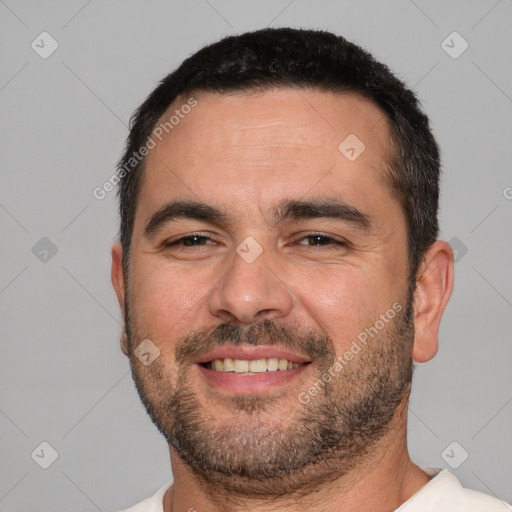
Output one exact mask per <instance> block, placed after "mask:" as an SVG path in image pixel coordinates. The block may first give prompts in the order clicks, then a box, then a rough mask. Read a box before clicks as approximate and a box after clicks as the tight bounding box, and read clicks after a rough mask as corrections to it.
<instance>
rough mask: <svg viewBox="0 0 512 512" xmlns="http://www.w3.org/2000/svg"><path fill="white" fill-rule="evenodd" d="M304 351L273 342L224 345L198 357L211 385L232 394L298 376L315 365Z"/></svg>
mask: <svg viewBox="0 0 512 512" xmlns="http://www.w3.org/2000/svg"><path fill="white" fill-rule="evenodd" d="M311 363H312V361H311V360H310V359H309V358H308V357H307V356H305V355H303V354H295V353H292V352H290V351H288V350H286V349H280V348H277V347H270V346H237V347H233V346H231V347H230V346H222V347H218V348H217V349H214V350H212V351H211V352H209V353H208V354H205V355H204V356H203V357H201V358H200V359H199V360H197V361H196V367H197V369H198V370H199V372H200V374H202V376H203V377H204V378H205V379H206V382H207V384H208V386H211V387H214V388H217V389H222V390H224V391H228V392H229V393H231V394H244V393H262V392H265V391H268V390H271V389H275V388H277V387H280V386H283V385H285V384H287V383H290V382H292V381H293V380H295V379H296V378H297V377H298V376H299V375H300V374H302V373H303V372H304V371H306V370H307V368H308V367H309V366H311Z"/></svg>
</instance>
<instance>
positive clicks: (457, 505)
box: [396, 468, 512, 512]
mask: <svg viewBox="0 0 512 512" xmlns="http://www.w3.org/2000/svg"><path fill="white" fill-rule="evenodd" d="M422 469H423V471H425V472H426V473H427V474H428V475H429V476H432V477H433V478H432V480H430V482H429V483H428V484H427V485H425V486H424V487H423V488H422V489H420V490H419V491H418V492H417V493H416V494H415V495H414V496H412V497H411V498H410V499H409V500H408V501H407V502H405V503H404V504H403V505H402V506H401V507H400V508H399V509H397V511H396V512H398V511H400V512H422V511H430V510H435V511H436V512H482V511H484V510H485V512H509V511H512V507H510V505H507V504H506V503H505V502H504V501H501V500H499V499H497V498H494V497H492V496H489V495H487V494H484V493H481V492H478V491H473V490H472V489H466V488H464V487H462V485H461V484H460V482H459V481H458V480H457V478H456V477H455V476H454V475H452V474H451V473H450V472H449V471H448V470H446V469H443V470H441V469H432V468H422Z"/></svg>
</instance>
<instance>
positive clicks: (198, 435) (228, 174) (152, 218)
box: [112, 29, 453, 494]
mask: <svg viewBox="0 0 512 512" xmlns="http://www.w3.org/2000/svg"><path fill="white" fill-rule="evenodd" d="M141 148H145V151H142V150H141ZM131 164H133V165H131ZM439 167H440V165H439V151H438V148H437V144H436V142H435V140H434V138H433V136H432V133H431V131H430V129H429V123H428V119H427V117H426V116H425V115H424V114H423V113H422V111H421V110H420V107H419V104H418V102H417V100H416V98H415V96H414V94H413V93H412V92H411V91H410V90H408V89H407V88H406V87H405V85H404V84H403V83H401V82H400V81H399V80H398V79H397V78H395V77H394V76H393V75H392V73H391V72H390V71H389V69H388V68H387V67H386V66H385V65H383V64H381V63H379V62H377V61H376V60H374V59H373V57H371V56H370V55H369V54H368V53H367V52H365V51H364V50H362V49H361V48H359V47H357V46H356V45H354V44H352V43H349V42H348V41H346V40H345V39H343V38H342V37H339V36H335V35H333V34H330V33H327V32H320V31H306V30H293V29H266V30H261V31H257V32H252V33H247V34H243V35H240V36H232V37H228V38H226V39H223V40H221V41H220V42H218V43H215V44H212V45H210V46H207V47H205V48H203V49H202V50H200V51H199V52H197V53H196V54H194V55H192V56H191V57H190V58H188V59H187V60H185V61H184V62H183V64H182V65H181V66H180V67H179V68H178V69H177V70H176V71H174V72H173V73H171V74H170V75H168V76H167V77H166V78H165V79H164V80H162V82H161V83H160V84H159V86H158V87H157V88H156V89H155V90H154V91H153V92H152V93H151V94H150V96H149V97H148V99H147V100H146V101H145V102H144V103H143V104H142V105H141V107H140V108H139V109H138V110H137V111H136V113H135V114H134V117H133V119H132V123H131V130H130V135H129V138H128V142H127V148H126V151H125V154H124V156H123V158H122V159H121V162H120V164H119V176H120V188H119V197H120V214H121V232H120V243H119V244H116V245H115V246H114V249H113V268H112V278H113V283H114V287H115V288H116V292H117V295H118V297H119V301H120V304H121V307H122V308H123V311H124V314H125V323H126V330H127V340H126V343H125V351H126V353H127V355H128V356H129V357H130V361H131V364H132V371H133V374H134V378H135V382H136V384H137V388H138V390H139V394H140V395H141V398H142V400H143V402H144V404H145V405H146V408H147V410H148V412H149V414H150V415H151V417H152V419H153V420H154V421H155V423H156V424H157V426H158V427H159V428H160V430H161V431H162V433H163V434H164V436H165V437H166V439H167V441H168V442H169V444H170V446H171V447H172V449H173V450H174V451H175V454H176V456H177V457H180V458H181V459H182V460H183V461H184V462H185V463H186V464H188V465H189V466H190V467H191V468H192V469H193V470H194V471H195V472H196V473H197V474H198V475H200V476H201V477H202V478H203V479H205V480H210V481H214V480H216V481H217V483H222V484H223V485H225V486H228V487H229V486H231V488H232V489H233V490H237V492H249V491H250V492H253V493H256V494H257V493H258V492H260V491H261V492H265V493H266V494H268V493H269V489H270V487H269V486H270V484H269V482H273V485H275V492H276V493H279V492H281V491H282V489H283V486H284V487H286V486H288V487H289V488H293V487H300V486H301V485H303V483H304V479H307V478H310V477H311V475H313V474H315V475H316V476H317V477H318V478H320V477H322V478H332V477H334V476H335V475H338V474H340V473H341V474H343V473H346V472H348V471H350V470H351V469H352V468H353V467H354V466H355V465H357V464H358V463H360V462H361V461H363V460H364V459H365V457H368V453H370V452H371V450H372V449H373V448H374V447H375V446H377V445H378V444H379V443H381V442H383V439H386V438H387V437H389V436H390V435H392V432H393V431H396V432H397V435H398V432H399V431H400V429H401V428H402V427H403V425H402V424H400V422H399V421H398V420H397V413H398V411H400V408H401V409H402V412H403V408H404V407H405V404H406V401H407V397H408V393H409V388H410V382H411V376H412V362H413V360H416V361H418V362H423V361H426V360H428V359H430V358H431V357H433V356H434V354H435V352H436V350H437V330H438V327H439V322H440V319H441V315H442V312H443V310H444V307H445V305H446V302H447V301H448V298H449V295H450V291H451V286H452V277H453V276H452V258H451V252H450V249H449V247H448V246H447V244H445V243H443V242H439V241H436V239H437V234H438V222H437V210H438V200H439V172H440V169H439ZM145 339H149V340H151V345H150V346H151V347H153V348H152V350H153V351H154V354H157V355H158V357H156V358H155V360H154V361H153V362H151V364H149V365H145V364H143V363H142V362H141V361H140V360H139V359H138V358H137V347H139V346H144V347H146V345H140V344H141V342H142V341H143V340H145ZM235 349H236V350H235ZM230 350H232V351H234V352H233V353H236V354H238V355H239V356H240V354H242V355H243V354H245V353H247V356H246V360H255V357H256V356H255V354H258V358H259V359H258V360H262V359H265V360H266V361H265V363H254V364H265V365H267V364H269V365H272V364H275V363H274V362H269V359H279V357H274V356H279V355H281V356H282V357H281V359H288V360H291V362H292V363H295V364H296V365H298V367H297V368H291V369H290V370H278V371H277V372H273V373H274V375H273V376H272V377H271V378H270V380H269V381H268V382H265V381H264V380H263V379H262V378H260V377H262V376H261V375H259V376H258V377H257V379H259V380H256V379H254V376H252V375H246V376H240V375H238V376H236V375H235V374H232V373H231V372H229V371H215V364H217V365H220V366H218V369H219V370H226V368H227V367H226V366H225V365H226V364H228V366H229V364H231V363H230V362H228V363H226V359H232V358H230V357H229V356H230ZM244 351H245V352H244ZM139 352H140V351H139ZM350 354H352V356H351V355H350ZM241 357H242V356H240V358H241ZM244 357H245V356H244ZM212 358H213V359H212ZM151 359H153V358H151ZM215 360H217V361H220V360H223V361H224V362H223V363H219V362H217V363H216V362H215ZM239 361H242V363H240V364H242V365H243V364H245V362H244V361H245V359H239ZM235 363H236V361H235ZM222 365H224V366H222ZM211 366H213V367H214V368H211ZM292 366H293V364H292ZM265 368H266V367H265ZM228 369H229V368H228ZM254 369H256V367H254ZM260 370H261V368H259V370H258V371H260ZM241 371H243V369H242V370H241ZM279 372H282V378H281V380H279V379H277V378H276V377H275V375H276V374H277V373H279ZM270 373H271V372H270V371H267V372H266V374H268V375H270ZM226 374H228V377H232V376H234V378H233V379H231V380H230V379H229V378H228V379H227V380H226V378H225V377H226ZM219 375H220V376H221V377H219ZM326 376H327V377H326ZM241 379H242V380H243V379H245V382H244V383H243V384H240V382H241ZM251 379H252V380H251ZM260 381H261V382H262V383H263V384H258V382H260ZM314 389H317V390H316V392H315V391H314ZM299 397H302V398H299ZM308 397H309V398H308ZM402 423H403V421H402ZM402 434H403V432H402ZM305 467H307V468H310V471H309V473H308V474H305V472H304V470H303V469H301V468H305ZM308 475H309V476H308Z"/></svg>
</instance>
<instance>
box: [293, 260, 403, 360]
mask: <svg viewBox="0 0 512 512" xmlns="http://www.w3.org/2000/svg"><path fill="white" fill-rule="evenodd" d="M293 289H294V292H295V295H296V297H297V302H298V305H297V308H298V309H299V310H300V316H301V317H302V318H301V323H303V324H305V325H311V322H312V321H313V322H314V324H313V325H314V327H315V328H317V329H320V330H321V331H322V332H323V333H325V334H327V335H328V336H329V337H330V338H331V339H332V340H333V341H334V343H335V345H336V351H337V352H340V351H343V350H344V349H345V348H346V347H348V346H350V344H351V343H352V341H353V340H354V339H355V338H357V335H358V334H359V333H360V332H362V331H363V330H364V329H365V327H368V326H369V325H373V324H374V323H375V321H376V320H378V319H379V315H380V314H381V313H384V312H385V311H386V310H388V309H389V308H390V307H391V305H392V304H393V302H394V299H392V290H391V289H390V288H389V287H385V286H384V285H383V282H382V281H380V282H379V281H378V279H376V277H375V275H373V273H365V272H363V271H362V270H361V268H356V267H347V268H344V269H342V270H339V269H338V270H336V271H333V270H330V271H329V270H321V269H317V271H316V272H315V276H314V278H312V276H311V275H307V276H306V275H303V276H301V279H299V280H295V284H294V285H293ZM315 324H316V325H315Z"/></svg>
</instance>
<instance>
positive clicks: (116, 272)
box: [110, 243, 128, 355]
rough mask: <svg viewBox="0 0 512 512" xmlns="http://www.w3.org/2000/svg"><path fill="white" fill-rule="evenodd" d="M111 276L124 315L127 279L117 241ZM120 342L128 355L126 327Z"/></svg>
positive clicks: (121, 248)
mask: <svg viewBox="0 0 512 512" xmlns="http://www.w3.org/2000/svg"><path fill="white" fill-rule="evenodd" d="M110 278H111V280H112V286H113V287H114V290H115V292H116V295H117V300H118V301H119V306H120V308H121V312H122V314H123V317H124V304H125V279H124V271H123V247H122V246H121V244H120V243H116V244H114V246H113V247H112V269H111V271H110ZM125 321H126V319H125ZM120 344H121V350H122V351H123V354H125V355H128V336H127V334H126V331H125V330H124V329H123V333H122V334H121V340H120Z"/></svg>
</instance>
